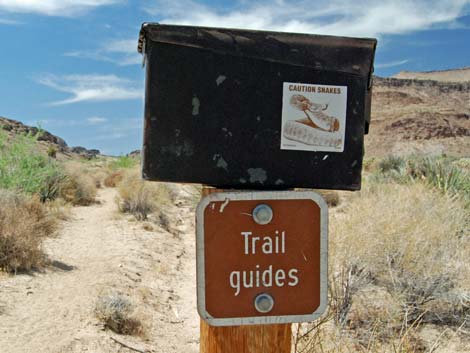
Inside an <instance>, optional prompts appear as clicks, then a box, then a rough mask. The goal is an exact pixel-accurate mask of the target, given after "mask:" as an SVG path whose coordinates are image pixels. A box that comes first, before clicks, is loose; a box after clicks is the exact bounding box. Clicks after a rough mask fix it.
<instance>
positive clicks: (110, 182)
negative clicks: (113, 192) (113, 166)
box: [104, 171, 124, 188]
mask: <svg viewBox="0 0 470 353" xmlns="http://www.w3.org/2000/svg"><path fill="white" fill-rule="evenodd" d="M123 177H124V173H123V172H122V171H118V172H113V173H111V174H110V175H108V176H107V177H106V178H105V179H104V186H106V187H108V188H115V187H116V186H118V184H119V183H120V182H121V181H122V179H123Z"/></svg>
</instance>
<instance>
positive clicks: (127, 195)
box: [118, 171, 170, 220]
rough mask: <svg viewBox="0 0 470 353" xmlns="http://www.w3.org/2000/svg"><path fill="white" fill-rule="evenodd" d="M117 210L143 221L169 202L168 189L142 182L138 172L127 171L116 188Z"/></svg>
mask: <svg viewBox="0 0 470 353" xmlns="http://www.w3.org/2000/svg"><path fill="white" fill-rule="evenodd" d="M118 191H119V197H120V199H119V210H120V211H121V212H123V213H130V214H132V215H134V217H135V218H136V219H137V220H145V219H147V217H148V215H149V214H151V213H153V212H155V211H157V210H158V209H159V208H160V207H161V206H162V205H164V204H166V203H168V202H169V200H170V195H169V191H168V189H167V188H166V187H165V185H164V184H161V183H150V182H146V181H143V180H142V179H141V177H140V174H139V172H136V171H129V172H128V173H126V175H125V176H124V178H123V180H122V182H121V183H120V184H119V187H118Z"/></svg>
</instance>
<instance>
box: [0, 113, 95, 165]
mask: <svg viewBox="0 0 470 353" xmlns="http://www.w3.org/2000/svg"><path fill="white" fill-rule="evenodd" d="M1 130H3V131H5V132H6V133H7V134H8V135H10V136H12V135H20V134H31V135H36V134H37V133H38V132H39V129H38V128H37V127H33V126H28V125H25V124H23V123H21V122H19V121H17V120H13V119H8V118H5V117H2V116H0V131H1ZM38 148H39V149H40V150H42V151H44V152H47V151H48V150H49V149H50V148H53V149H54V150H56V151H57V156H58V158H59V159H66V158H71V157H74V156H75V157H77V156H81V157H85V158H92V157H96V156H97V155H98V154H99V153H100V151H98V150H96V149H92V150H88V149H86V148H84V147H79V146H77V147H69V146H68V145H67V143H66V142H65V140H64V139H62V138H60V137H58V136H56V135H53V134H51V133H50V132H49V131H46V130H42V131H41V134H40V135H39V137H38Z"/></svg>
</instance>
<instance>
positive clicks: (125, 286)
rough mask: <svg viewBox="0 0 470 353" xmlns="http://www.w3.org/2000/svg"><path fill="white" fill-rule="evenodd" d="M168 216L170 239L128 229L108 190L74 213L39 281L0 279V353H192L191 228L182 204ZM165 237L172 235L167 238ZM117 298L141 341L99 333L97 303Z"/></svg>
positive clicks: (135, 226)
mask: <svg viewBox="0 0 470 353" xmlns="http://www.w3.org/2000/svg"><path fill="white" fill-rule="evenodd" d="M180 193H181V195H182V199H181V201H180V206H179V207H176V206H174V207H172V208H171V209H169V210H168V213H169V215H170V219H172V220H176V221H175V222H174V224H172V226H171V227H172V229H171V233H169V232H167V231H165V230H163V229H161V228H159V227H157V226H156V225H153V227H154V228H155V229H154V230H153V231H146V230H144V229H143V227H142V223H139V222H131V221H130V220H129V219H126V218H124V217H122V216H121V215H118V214H117V212H116V204H115V201H114V199H115V196H116V192H115V190H114V189H104V190H101V191H100V194H99V200H100V204H97V205H93V206H89V207H77V208H74V209H73V210H72V217H71V219H70V220H69V221H66V222H65V223H64V225H63V227H62V229H61V231H60V233H59V236H58V237H57V238H54V239H50V240H49V241H48V242H47V244H46V252H47V254H48V255H49V257H50V259H51V260H52V261H54V262H53V266H51V267H49V268H48V269H46V271H45V272H44V273H35V274H32V275H31V274H29V275H17V276H14V277H6V276H4V277H0V352H1V353H21V352H34V353H42V352H44V353H46V352H47V353H65V352H93V353H101V352H106V353H108V352H123V353H126V352H131V350H129V349H127V348H124V347H123V346H121V345H120V344H118V343H116V342H115V341H113V340H112V339H111V337H114V338H117V339H118V340H119V341H122V342H123V343H126V344H129V345H130V346H132V347H135V348H138V349H140V350H144V351H148V352H162V353H163V352H164V353H171V352H187V353H192V352H197V351H198V336H199V318H198V315H197V312H196V309H195V307H196V289H195V269H194V268H195V263H194V261H195V260H194V259H195V257H194V224H193V222H194V221H193V218H194V217H193V214H192V212H191V210H190V205H189V201H188V200H187V198H186V199H185V198H184V195H183V193H184V189H182V191H180ZM172 233H173V234H172ZM109 292H120V293H123V294H125V295H127V296H128V297H129V299H130V300H131V301H133V302H134V303H135V304H136V306H137V307H138V308H139V309H138V311H139V317H141V319H142V321H143V322H144V323H146V324H147V325H148V328H147V334H146V337H143V338H140V337H137V338H136V337H129V336H120V335H117V334H114V333H113V332H111V331H107V330H104V329H103V326H102V324H100V323H99V321H98V320H97V319H96V318H95V316H94V313H93V310H94V306H95V303H96V300H97V298H98V297H99V296H100V295H102V294H107V293H109Z"/></svg>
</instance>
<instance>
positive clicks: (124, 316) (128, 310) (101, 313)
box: [95, 293, 143, 335]
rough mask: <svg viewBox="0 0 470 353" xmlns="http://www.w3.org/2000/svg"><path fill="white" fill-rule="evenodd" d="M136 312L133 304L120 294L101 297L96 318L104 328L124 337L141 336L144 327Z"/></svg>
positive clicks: (97, 304)
mask: <svg viewBox="0 0 470 353" xmlns="http://www.w3.org/2000/svg"><path fill="white" fill-rule="evenodd" d="M134 312H135V308H134V305H133V304H132V302H131V301H130V300H129V299H128V298H127V297H125V296H124V295H122V294H119V293H112V294H109V295H105V296H101V297H99V298H98V301H97V303H96V306H95V313H96V316H97V317H98V319H99V320H100V321H102V322H103V324H104V326H105V327H106V328H108V329H110V330H112V331H114V332H116V333H119V334H124V335H139V334H142V332H143V325H142V323H141V322H140V320H139V319H137V318H136V317H135V316H134Z"/></svg>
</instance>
